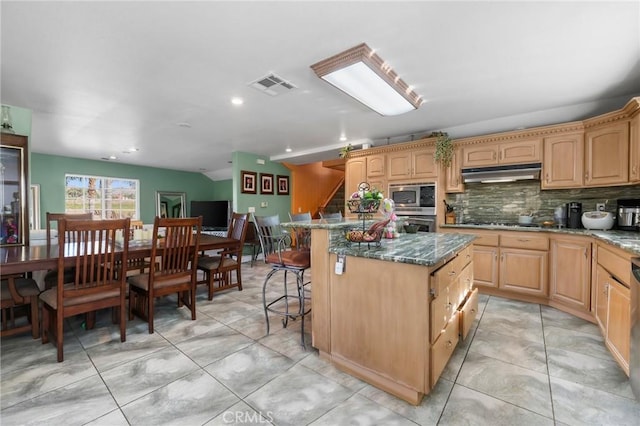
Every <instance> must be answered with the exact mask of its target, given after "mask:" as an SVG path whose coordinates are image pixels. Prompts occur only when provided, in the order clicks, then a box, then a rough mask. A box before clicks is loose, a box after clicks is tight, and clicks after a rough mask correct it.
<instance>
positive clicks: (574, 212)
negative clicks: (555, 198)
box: [567, 201, 582, 229]
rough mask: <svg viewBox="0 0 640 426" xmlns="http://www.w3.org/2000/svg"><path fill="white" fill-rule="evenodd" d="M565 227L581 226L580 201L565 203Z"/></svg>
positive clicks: (576, 227)
mask: <svg viewBox="0 0 640 426" xmlns="http://www.w3.org/2000/svg"><path fill="white" fill-rule="evenodd" d="M567 228H571V229H578V228H582V203H577V202H575V201H574V202H571V203H567Z"/></svg>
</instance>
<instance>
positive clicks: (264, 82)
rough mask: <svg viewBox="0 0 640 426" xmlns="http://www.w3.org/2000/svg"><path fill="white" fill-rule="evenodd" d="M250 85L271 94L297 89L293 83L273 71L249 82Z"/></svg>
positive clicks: (280, 93) (275, 94) (276, 94)
mask: <svg viewBox="0 0 640 426" xmlns="http://www.w3.org/2000/svg"><path fill="white" fill-rule="evenodd" d="M248 85H249V86H250V87H253V88H254V89H257V90H259V91H261V92H262V93H266V94H267V95H270V96H278V95H282V94H283V93H287V92H289V91H291V90H293V89H296V86H294V85H293V84H292V83H290V82H288V81H286V80H284V79H283V78H280V77H278V76H277V75H275V74H273V73H271V74H268V75H266V76H264V77H262V78H259V79H257V80H256V81H253V82H251V83H249V84H248Z"/></svg>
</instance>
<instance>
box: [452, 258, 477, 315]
mask: <svg viewBox="0 0 640 426" xmlns="http://www.w3.org/2000/svg"><path fill="white" fill-rule="evenodd" d="M472 288H473V263H469V264H468V265H467V266H465V267H464V269H463V270H462V272H460V276H459V277H458V281H457V282H456V286H455V294H454V293H453V289H451V290H449V292H450V296H449V297H450V298H451V300H452V301H453V305H454V306H455V309H458V308H459V307H460V305H462V303H463V302H464V300H465V299H466V297H467V296H468V295H469V293H470V292H471V289H472Z"/></svg>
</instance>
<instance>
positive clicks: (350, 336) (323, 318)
mask: <svg viewBox="0 0 640 426" xmlns="http://www.w3.org/2000/svg"><path fill="white" fill-rule="evenodd" d="M283 226H285V227H293V228H306V229H310V230H311V270H312V274H311V275H312V277H311V282H312V290H311V291H312V297H311V299H312V310H311V313H312V318H313V321H312V323H313V329H312V344H313V346H314V347H315V348H316V349H318V350H319V353H320V356H321V357H323V358H324V359H328V360H330V361H331V362H332V363H333V364H334V365H335V366H337V367H338V368H340V369H341V370H343V371H345V372H347V373H349V374H351V375H353V376H356V377H358V378H360V379H362V380H364V381H366V382H368V383H370V384H372V385H374V386H376V387H378V388H380V389H383V390H385V391H386V392H389V393H391V394H393V395H395V396H397V397H399V398H402V399H404V400H406V401H407V402H409V403H411V404H415V405H417V404H419V403H420V401H421V400H422V397H423V396H424V395H425V394H428V393H429V392H430V391H431V389H433V387H434V385H435V383H436V382H437V380H438V378H439V377H440V374H441V373H442V370H443V369H444V367H445V365H446V364H447V361H448V360H449V358H450V356H451V354H452V353H453V351H454V349H455V347H456V345H457V343H458V341H459V340H460V339H464V338H465V337H466V334H467V332H468V331H469V328H470V326H471V323H472V322H473V319H474V318H475V316H476V313H477V304H478V293H477V290H473V289H472V285H473V256H472V242H473V239H474V238H475V237H473V236H470V235H463V234H437V233H419V234H400V237H399V238H395V239H388V240H387V239H382V241H381V242H380V243H379V244H375V243H374V244H370V245H369V244H367V243H360V244H358V243H349V242H348V241H347V240H346V238H345V232H346V231H347V230H349V229H353V228H358V227H359V228H362V226H363V222H362V221H354V220H348V219H346V220H330V219H329V220H322V219H321V220H312V221H308V222H288V223H283ZM339 257H340V258H342V259H344V265H343V269H342V271H339V270H337V268H336V263H337V261H338V258H339Z"/></svg>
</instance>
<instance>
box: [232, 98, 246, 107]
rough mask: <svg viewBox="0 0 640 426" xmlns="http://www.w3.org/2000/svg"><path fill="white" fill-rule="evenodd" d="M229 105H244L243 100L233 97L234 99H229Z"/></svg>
mask: <svg viewBox="0 0 640 426" xmlns="http://www.w3.org/2000/svg"><path fill="white" fill-rule="evenodd" d="M231 103H232V104H234V105H242V104H243V103H244V99H242V98H238V97H234V98H231Z"/></svg>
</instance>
